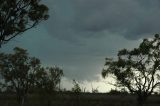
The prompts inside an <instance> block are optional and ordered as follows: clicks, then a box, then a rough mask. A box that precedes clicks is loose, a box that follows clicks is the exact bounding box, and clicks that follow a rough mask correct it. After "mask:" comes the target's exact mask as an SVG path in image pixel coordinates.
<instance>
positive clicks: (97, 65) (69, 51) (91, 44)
mask: <svg viewBox="0 0 160 106" xmlns="http://www.w3.org/2000/svg"><path fill="white" fill-rule="evenodd" d="M44 2H45V4H46V5H48V7H49V9H50V11H49V14H50V18H49V20H47V21H46V22H43V23H41V24H40V25H39V26H37V27H36V28H33V29H31V30H29V31H27V32H26V33H24V34H23V35H20V36H19V37H16V38H15V39H13V40H12V41H10V42H9V43H7V44H5V45H3V47H2V49H1V51H12V49H13V48H14V47H15V46H19V47H22V48H25V49H27V50H28V52H29V53H30V55H31V56H35V57H38V58H39V59H41V62H42V64H43V65H45V66H54V65H56V66H59V67H61V68H62V69H63V70H64V74H65V78H64V83H66V84H64V86H66V87H68V86H71V85H72V84H71V83H70V81H71V80H72V79H75V80H78V81H81V82H85V85H87V87H88V88H89V86H90V84H89V83H90V82H92V83H96V84H95V85H96V86H98V87H100V86H104V85H102V82H101V81H102V80H101V79H102V78H101V77H100V74H101V71H102V68H103V65H104V63H105V58H106V57H114V56H116V53H117V51H118V50H120V49H123V48H128V49H131V48H134V47H137V46H138V44H139V43H140V41H141V40H142V39H143V38H148V37H153V35H154V34H156V33H159V28H160V22H159V18H160V11H159V10H160V1H159V0H46V1H45V0H44ZM65 81H68V82H65ZM98 82H99V84H98ZM67 85H68V86H67ZM68 88H69V87H68ZM102 88H103V87H101V89H102Z"/></svg>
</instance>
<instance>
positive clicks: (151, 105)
mask: <svg viewBox="0 0 160 106" xmlns="http://www.w3.org/2000/svg"><path fill="white" fill-rule="evenodd" d="M17 105H18V104H17V102H16V97H15V95H8V94H7V95H6V94H1V95H0V106H17ZM25 106H136V97H135V96H133V95H109V94H102V93H97V94H92V93H81V94H76V95H75V94H74V93H61V94H57V95H56V96H45V95H43V94H36V95H29V97H28V98H27V100H26V103H25ZM145 106H160V96H151V97H150V98H149V99H148V101H147V102H146V104H145Z"/></svg>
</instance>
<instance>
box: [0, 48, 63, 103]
mask: <svg viewBox="0 0 160 106" xmlns="http://www.w3.org/2000/svg"><path fill="white" fill-rule="evenodd" d="M0 76H1V80H0V86H1V92H10V93H14V94H16V97H17V102H18V104H19V105H20V106H23V105H24V103H25V99H26V98H27V96H28V94H29V93H34V92H38V91H39V93H43V94H48V95H53V94H54V92H55V91H57V90H58V85H59V83H60V81H61V77H62V76H63V70H62V69H60V68H59V67H55V66H53V67H43V66H42V64H41V61H40V60H39V59H38V58H35V57H30V56H29V54H28V52H27V50H25V49H22V48H19V47H15V48H14V49H13V53H10V54H7V53H0Z"/></svg>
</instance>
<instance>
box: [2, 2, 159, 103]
mask: <svg viewBox="0 0 160 106" xmlns="http://www.w3.org/2000/svg"><path fill="white" fill-rule="evenodd" d="M48 17H49V15H48V7H47V6H46V5H44V4H42V3H41V0H0V47H1V46H2V44H4V43H7V42H8V41H10V40H11V39H13V38H14V37H16V36H18V35H21V34H23V33H24V32H25V31H27V30H29V29H32V28H33V27H35V26H37V25H38V24H39V23H41V22H42V21H44V20H47V19H48ZM159 71H160V36H159V35H158V34H156V35H155V36H154V38H152V39H151V38H150V39H144V40H143V42H142V43H140V45H139V47H138V48H134V49H133V50H127V49H122V50H120V51H119V52H118V54H117V58H116V59H114V58H106V63H105V68H104V69H103V71H102V76H103V77H104V78H105V77H108V76H109V77H110V75H112V76H113V77H114V78H115V81H116V83H115V84H112V85H115V86H116V87H118V88H122V90H120V91H118V90H111V91H110V92H109V93H98V89H97V88H96V89H95V88H92V93H86V92H85V89H82V88H81V87H80V85H79V84H78V82H76V81H75V80H73V85H74V86H73V88H72V89H71V91H62V90H61V89H60V87H59V84H60V81H61V78H62V76H63V70H62V69H60V68H59V67H55V66H53V67H44V66H43V65H42V64H41V61H40V60H39V59H38V58H35V57H30V56H29V54H28V52H27V50H25V49H23V48H19V47H15V48H14V49H13V53H10V54H7V53H0V78H1V79H0V106H136V105H137V106H144V105H145V106H159V105H160V96H159V95H158V93H156V94H154V92H156V90H157V89H159V86H160V72H159Z"/></svg>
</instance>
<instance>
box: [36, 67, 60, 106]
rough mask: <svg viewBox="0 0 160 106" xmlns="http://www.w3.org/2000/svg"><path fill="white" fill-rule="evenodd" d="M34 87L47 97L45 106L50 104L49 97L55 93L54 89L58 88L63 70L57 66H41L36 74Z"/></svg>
mask: <svg viewBox="0 0 160 106" xmlns="http://www.w3.org/2000/svg"><path fill="white" fill-rule="evenodd" d="M36 76H37V80H36V87H37V89H39V90H40V92H41V93H43V97H44V95H45V99H44V100H46V98H47V106H50V105H51V101H52V100H51V97H52V96H54V95H55V91H57V90H58V85H59V84H60V82H61V77H62V76H63V70H62V69H60V68H58V67H47V68H43V67H42V68H41V69H40V71H39V72H38V73H37V74H36Z"/></svg>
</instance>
